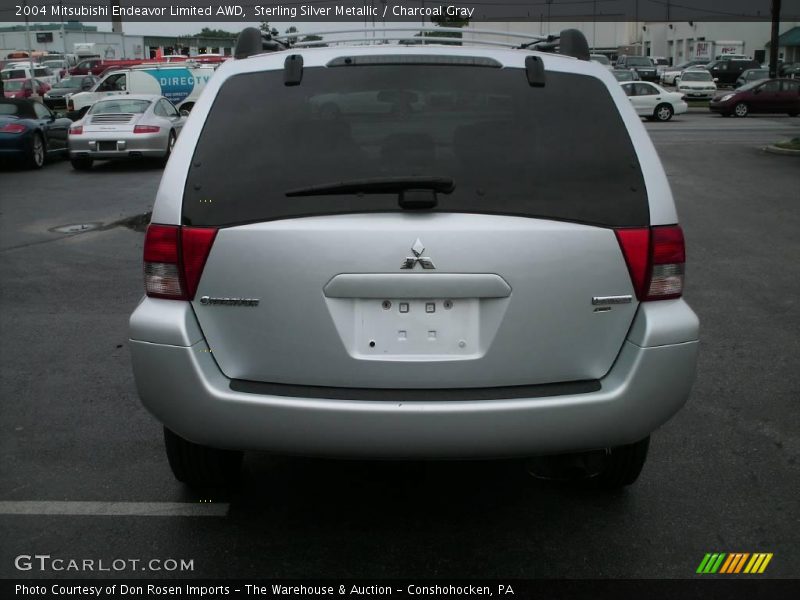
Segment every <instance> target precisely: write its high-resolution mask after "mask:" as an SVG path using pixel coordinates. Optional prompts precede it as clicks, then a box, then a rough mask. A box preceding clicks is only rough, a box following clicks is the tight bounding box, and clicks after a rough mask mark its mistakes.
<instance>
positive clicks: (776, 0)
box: [769, 0, 781, 78]
mask: <svg viewBox="0 0 800 600" xmlns="http://www.w3.org/2000/svg"><path fill="white" fill-rule="evenodd" d="M780 28H781V0H772V34H771V36H770V42H769V76H770V77H771V78H774V77H777V76H778V38H779V37H780V35H779V33H778V32H779V31H780Z"/></svg>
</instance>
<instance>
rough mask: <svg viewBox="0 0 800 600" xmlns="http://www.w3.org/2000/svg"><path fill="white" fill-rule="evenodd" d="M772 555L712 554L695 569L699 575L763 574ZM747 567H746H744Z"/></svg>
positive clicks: (758, 553)
mask: <svg viewBox="0 0 800 600" xmlns="http://www.w3.org/2000/svg"><path fill="white" fill-rule="evenodd" d="M772 556H773V554H772V553H768V552H757V553H754V554H750V553H749V552H731V553H729V554H728V553H725V552H714V553H711V552H709V553H707V554H706V555H705V556H704V557H703V560H702V561H700V565H699V566H698V567H697V571H696V572H697V573H699V574H703V575H706V574H714V573H719V574H725V575H734V574H739V573H749V574H756V573H763V572H764V571H765V570H766V568H767V565H768V564H769V562H770V561H771V560H772ZM745 565H747V566H745Z"/></svg>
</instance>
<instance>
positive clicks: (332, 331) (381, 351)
mask: <svg viewBox="0 0 800 600" xmlns="http://www.w3.org/2000/svg"><path fill="white" fill-rule="evenodd" d="M566 35H567V34H566V33H562V38H561V48H562V50H563V49H565V47H568V48H571V49H572V53H573V54H575V55H577V56H579V57H580V58H583V59H584V60H579V59H576V58H574V57H572V56H566V55H562V54H556V53H553V52H544V51H539V50H537V49H536V48H537V47H540V48H544V49H547V50H549V49H550V48H551V47H552V46H553V45H554V44H552V41H551V40H550V41H548V42H547V43H542V44H541V45H538V46H537V45H533V46H532V47H531V45H529V46H528V47H524V48H516V49H513V48H509V49H497V48H496V47H491V48H490V49H486V48H485V47H481V46H479V45H473V46H468V45H464V46H452V45H439V46H434V45H407V44H406V45H403V44H398V45H391V44H382V45H373V46H370V45H358V46H355V45H353V46H331V47H325V48H298V47H294V48H290V49H286V50H278V51H270V52H261V50H260V49H259V52H258V53H257V54H255V55H253V56H250V57H247V58H244V59H241V60H235V61H229V62H228V63H226V64H224V65H223V66H222V67H220V69H219V70H218V72H217V73H216V74H215V75H214V77H213V78H212V79H211V80H210V82H209V83H208V85H207V87H206V90H205V92H204V93H203V95H202V96H201V98H200V99H199V101H198V103H197V104H196V105H195V107H194V110H193V111H192V114H191V117H190V118H189V120H188V121H187V123H186V126H185V128H184V130H183V133H182V135H181V137H180V139H179V140H178V142H177V145H176V146H175V150H174V152H173V155H172V158H171V159H170V161H169V164H168V166H167V168H166V170H165V173H164V176H163V179H162V181H161V186H160V188H159V191H158V196H157V198H156V202H155V206H154V210H153V217H152V222H151V224H150V226H149V228H148V230H147V234H146V238H145V247H144V278H145V290H146V296H145V297H144V298H143V299H142V301H141V303H140V304H139V305H138V307H137V308H136V310H135V312H134V313H133V315H132V316H131V320H130V338H131V342H130V345H131V352H132V357H133V368H134V373H135V378H136V383H137V386H138V391H139V395H140V397H141V399H142V402H143V403H144V405H145V406H146V407H147V409H148V410H149V411H150V412H152V414H153V415H155V417H156V418H157V419H158V420H159V421H160V422H162V423H163V424H164V426H165V439H166V449H167V455H168V458H169V462H170V465H171V467H172V469H173V472H174V474H175V475H176V477H177V478H178V479H179V480H181V481H184V482H186V483H187V484H190V485H205V484H221V483H225V482H227V481H230V480H231V479H232V478H233V477H234V476H235V474H236V472H237V470H238V468H239V465H240V463H241V458H242V451H243V450H261V451H268V452H273V453H282V454H299V455H314V456H332V457H363V458H414V459H416V458H424V459H442V458H502V457H527V456H542V455H546V456H555V455H562V456H563V455H565V454H569V455H570V456H572V457H589V456H595V457H596V456H598V454H599V455H600V456H601V458H602V461H601V462H600V463H597V462H593V463H592V464H596V465H598V466H597V467H596V469H595V470H594V471H593V473H592V474H593V475H594V477H593V480H594V481H596V482H598V483H600V484H602V485H604V486H610V487H615V486H621V485H627V484H630V483H632V482H633V481H634V480H635V479H636V478H637V476H638V475H639V472H640V471H641V468H642V465H643V464H644V461H645V457H646V454H647V447H648V440H649V436H650V434H651V432H653V431H654V430H655V429H657V428H658V427H659V426H660V425H662V424H663V423H664V422H666V421H667V420H668V419H669V418H670V417H671V416H672V415H674V414H675V413H676V412H677V411H678V410H679V409H680V408H681V407H682V406H683V404H684V403H685V402H686V400H687V398H688V396H689V392H690V387H691V384H692V381H693V378H694V372H695V362H696V357H697V346H698V343H697V339H698V320H697V317H696V316H695V314H694V313H693V312H692V310H691V309H690V308H689V306H688V305H687V304H686V302H685V301H684V300H683V299H682V298H681V294H682V292H683V274H684V242H683V235H682V232H681V228H680V227H679V226H678V224H677V223H678V218H677V215H676V212H675V206H674V203H673V199H672V195H671V192H670V188H669V184H668V182H667V179H666V176H665V173H664V170H663V168H662V166H661V162H660V161H659V158H658V155H657V154H656V151H655V149H654V147H653V145H652V143H651V141H650V138H649V136H648V134H647V132H646V130H645V129H644V127H643V125H642V123H641V122H640V119H639V118H638V117H637V116H636V113H635V112H634V110H633V108H632V107H631V105H630V102H629V101H628V99H627V97H626V96H625V94H624V93H623V91H622V89H621V88H620V86H619V84H618V83H617V81H616V80H615V79H614V77H613V76H612V75H611V73H609V71H608V70H607V69H606V68H604V67H603V66H601V65H598V64H596V63H593V62H590V61H589V60H588V58H589V52H588V47H586V46H585V39H584V40H583V42H582V44H580V43H578V42H580V40H581V39H582V36H580V37H579V38H578V39H577V41H576V38H575V35H574V34H572V35H573V37H572V38H570V39H569V43H567V42H566V41H565V36H566ZM578 35H579V34H578ZM272 44H273V45H276V43H275V42H272ZM576 47H577V50H575V48H576ZM240 54H246V53H244V52H241V53H240Z"/></svg>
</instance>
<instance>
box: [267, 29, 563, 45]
mask: <svg viewBox="0 0 800 600" xmlns="http://www.w3.org/2000/svg"><path fill="white" fill-rule="evenodd" d="M397 32H406V35H402V36H397V35H394V34H395V33H397ZM409 32H410V33H411V35H409ZM423 32H424V33H460V34H462V36H463V34H467V35H468V36H469V37H466V36H465V37H461V38H455V37H449V36H440V37H445V38H447V40H448V41H449V42H466V43H480V42H481V40H476V39H474V38H473V37H472V36H473V35H475V34H478V35H487V36H496V37H505V38H518V39H522V40H531V41H540V40H544V39H546V38H547V37H548V36H546V35H532V34H529V33H510V32H507V31H500V30H497V29H471V28H470V29H462V28H461V27H438V26H436V27H433V26H430V25H416V26H414V25H411V26H404V27H400V26H390V27H375V28H372V27H359V28H353V29H337V30H334V31H310V32H302V33H284V34H280V35H275V36H273V39H276V40H284V41H286V42H287V43H288V42H289V41H290V40H292V39H295V38H297V37H299V36H309V35H319V36H330V35H341V34H349V33H360V34H363V36H364V39H369V40H374V41H375V42H379V43H385V42H386V41H397V40H398V38H402V39H405V38H412V37H413V38H416V39H423V38H426V37H436V36H415V35H413V34H414V33H423ZM387 34H391V35H387ZM359 39H361V38H359ZM323 41H324V42H326V43H330V44H338V43H341V42H347V41H350V38H348V39H338V40H336V39H335V40H330V39H329V40H323ZM299 43H305V44H307V43H309V42H298V43H294V44H292V45H293V46H297V45H298V44H299ZM310 43H315V44H319V43H321V42H320V40H317V41H316V42H310ZM495 44H497V45H501V46H508V47H513V46H515V45H516V44H513V43H511V42H495Z"/></svg>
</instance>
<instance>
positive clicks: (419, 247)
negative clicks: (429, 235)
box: [400, 238, 436, 269]
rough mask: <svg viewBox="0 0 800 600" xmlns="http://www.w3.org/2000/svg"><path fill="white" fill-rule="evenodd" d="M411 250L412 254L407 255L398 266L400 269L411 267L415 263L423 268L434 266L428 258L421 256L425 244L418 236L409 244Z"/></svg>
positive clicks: (414, 265) (432, 267) (433, 267)
mask: <svg viewBox="0 0 800 600" xmlns="http://www.w3.org/2000/svg"><path fill="white" fill-rule="evenodd" d="M411 252H413V253H414V256H407V257H406V259H405V260H404V261H403V264H402V265H401V266H400V268H401V269H413V268H414V267H416V266H417V264H419V265H421V266H422V268H423V269H435V268H436V267H435V266H434V265H433V261H432V260H431V259H430V258H428V257H427V256H422V253H423V252H425V245H424V244H423V243H422V241H421V240H420V239H419V238H417V241H416V242H414V244H413V245H412V246H411Z"/></svg>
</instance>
